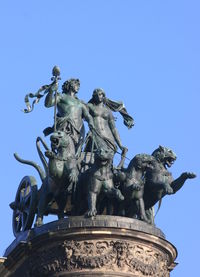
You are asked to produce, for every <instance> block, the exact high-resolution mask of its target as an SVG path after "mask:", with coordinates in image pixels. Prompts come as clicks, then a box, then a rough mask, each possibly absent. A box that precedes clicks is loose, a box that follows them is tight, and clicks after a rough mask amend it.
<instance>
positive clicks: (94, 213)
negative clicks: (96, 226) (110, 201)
mask: <svg viewBox="0 0 200 277" xmlns="http://www.w3.org/2000/svg"><path fill="white" fill-rule="evenodd" d="M86 215H87V217H93V216H95V215H97V210H96V209H93V210H89V211H87V213H86Z"/></svg>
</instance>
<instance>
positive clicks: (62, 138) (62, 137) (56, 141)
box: [50, 131, 70, 151]
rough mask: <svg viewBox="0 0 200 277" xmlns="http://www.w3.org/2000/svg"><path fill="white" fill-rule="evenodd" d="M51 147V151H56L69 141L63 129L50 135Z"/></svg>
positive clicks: (65, 145)
mask: <svg viewBox="0 0 200 277" xmlns="http://www.w3.org/2000/svg"><path fill="white" fill-rule="evenodd" d="M50 140H51V148H52V151H56V150H58V149H59V148H62V147H67V146H68V145H69V143H70V137H69V135H68V134H67V133H66V132H64V131H56V132H54V133H53V134H52V135H51V137H50Z"/></svg>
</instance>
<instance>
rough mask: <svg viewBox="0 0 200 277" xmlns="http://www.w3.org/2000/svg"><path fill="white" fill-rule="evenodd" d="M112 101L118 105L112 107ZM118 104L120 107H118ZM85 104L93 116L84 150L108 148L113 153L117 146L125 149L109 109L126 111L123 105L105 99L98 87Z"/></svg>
mask: <svg viewBox="0 0 200 277" xmlns="http://www.w3.org/2000/svg"><path fill="white" fill-rule="evenodd" d="M113 103H114V104H115V105H116V106H117V105H118V107H117V109H116V107H115V108H114V107H113V106H114V105H113ZM109 104H110V105H109ZM120 105H121V109H120V108H119V107H120ZM87 106H88V110H89V113H90V115H91V116H92V118H93V125H94V130H93V132H92V133H91V132H89V134H88V138H87V141H86V147H85V151H86V152H87V151H88V152H89V151H90V152H91V151H92V149H98V148H100V149H109V150H112V152H113V155H114V153H115V152H116V151H117V146H118V147H119V148H120V149H121V150H122V151H125V150H126V148H125V147H124V146H123V145H122V143H121V140H120V136H119V134H118V131H117V129H116V127H115V122H114V117H113V115H112V112H111V109H112V110H113V111H121V112H123V111H125V112H126V110H125V109H124V106H123V105H122V104H121V103H116V102H113V101H111V100H109V99H107V98H106V97H105V92H104V91H103V89H100V88H98V89H95V90H94V91H93V95H92V98H91V100H90V101H89V102H88V104H87ZM122 110H123V111H122ZM126 114H127V112H126ZM127 116H128V114H127ZM129 117H130V116H129ZM130 118H131V117H130ZM132 125H133V124H132ZM131 127H132V126H131Z"/></svg>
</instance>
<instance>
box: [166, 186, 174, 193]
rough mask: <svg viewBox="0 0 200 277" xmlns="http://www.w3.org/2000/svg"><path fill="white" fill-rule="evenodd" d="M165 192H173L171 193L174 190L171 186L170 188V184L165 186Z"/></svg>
mask: <svg viewBox="0 0 200 277" xmlns="http://www.w3.org/2000/svg"><path fill="white" fill-rule="evenodd" d="M165 192H166V193H167V194H173V193H174V190H173V188H171V187H170V186H167V187H166V188H165Z"/></svg>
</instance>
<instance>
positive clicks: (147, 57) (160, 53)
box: [0, 0, 200, 277]
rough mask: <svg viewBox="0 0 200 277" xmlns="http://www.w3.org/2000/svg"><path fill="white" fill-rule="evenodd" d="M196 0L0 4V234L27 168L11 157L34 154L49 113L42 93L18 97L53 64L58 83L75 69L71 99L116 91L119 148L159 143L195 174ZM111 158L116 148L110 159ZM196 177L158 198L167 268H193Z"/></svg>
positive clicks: (199, 71)
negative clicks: (27, 101) (76, 87)
mask: <svg viewBox="0 0 200 277" xmlns="http://www.w3.org/2000/svg"><path fill="white" fill-rule="evenodd" d="M199 9H200V4H199V1H197V0H196V1H195V0H190V1H184V0H181V1H180V0H177V1H172V0H168V1H164V0H163V1H158V0H157V1H156V0H146V1H145V0H142V1H139V0H138V1H136V0H123V1H122V0H109V1H106V0H101V1H99V0H96V1H92V0H84V1H83V0H73V1H72V0H59V1H52V0H48V1H47V0H43V1H38V0H35V1H24V0H19V1H11V0H7V1H4V2H2V3H1V4H0V26H1V27H0V29H1V44H0V50H1V52H0V53H1V67H0V76H1V109H0V111H1V114H0V115H1V129H2V132H1V160H2V163H1V168H2V170H1V172H2V174H1V191H2V193H1V196H0V197H1V200H0V208H1V221H2V222H3V224H1V241H0V254H1V255H3V252H4V250H5V249H6V247H7V246H8V245H9V244H10V243H11V242H12V240H13V239H14V237H13V234H12V226H11V221H12V211H11V210H10V208H9V206H8V204H9V203H10V202H12V201H13V200H14V198H15V193H16V191H17V187H18V185H19V182H20V180H21V179H22V177H23V176H25V175H34V176H35V177H37V180H38V187H40V185H41V184H40V181H39V178H38V176H37V173H36V171H34V169H32V168H31V167H28V166H22V165H21V164H19V163H17V162H16V161H15V160H14V158H13V153H14V152H18V153H19V154H20V155H21V156H23V157H24V158H30V159H33V160H35V161H37V162H39V158H38V156H37V153H36V148H35V139H36V137H37V136H38V135H42V130H43V129H44V128H45V127H47V126H49V125H51V124H52V122H53V109H46V108H44V105H43V100H41V102H40V103H39V105H37V106H36V107H35V110H34V112H33V113H30V114H23V113H22V112H21V109H23V108H24V102H23V101H24V96H25V94H27V93H28V92H36V91H37V89H38V88H39V87H40V86H41V85H43V84H48V83H49V82H50V78H51V70H52V67H53V66H54V65H59V66H60V68H61V77H62V80H61V83H62V82H64V81H65V80H66V79H68V78H71V77H76V78H79V79H80V81H81V88H80V92H79V98H81V99H83V100H84V101H88V100H89V99H90V97H91V94H92V91H93V90H94V88H97V87H102V88H103V89H104V90H105V92H106V95H107V96H108V97H109V98H111V99H113V100H123V101H124V103H125V106H126V108H127V110H128V111H129V113H130V114H131V115H132V116H133V117H134V119H135V127H134V128H133V129H131V130H128V129H126V127H125V126H123V123H122V119H121V118H120V116H119V115H116V116H117V122H116V124H117V127H118V129H119V132H120V135H121V139H122V142H123V144H124V145H126V146H127V147H128V148H129V152H128V154H127V156H128V157H129V158H132V157H133V156H134V155H135V154H138V153H149V154H151V153H152V151H153V150H154V149H155V148H157V147H158V145H159V144H161V145H164V146H168V147H170V148H172V149H173V150H174V151H175V153H176V154H177V156H178V159H177V161H176V162H175V164H174V166H173V167H172V168H171V172H172V173H173V175H174V177H178V176H179V175H180V174H181V173H182V172H183V171H194V172H195V173H196V174H197V175H198V176H199V175H200V174H199V173H200V172H199V159H198V156H199V154H200V151H199V148H200V146H199V142H200V132H199V113H200V112H199V103H200V97H199V91H200V82H199V75H200V39H199V37H200V36H199V30H200V17H199ZM117 159H119V157H116V160H117ZM198 180H199V178H198V177H197V178H196V179H195V180H190V181H188V182H186V184H185V186H184V187H183V188H182V190H181V191H179V192H178V193H177V194H176V195H174V196H168V197H166V198H165V199H164V200H163V203H162V207H161V209H160V211H159V213H158V215H157V217H156V225H157V227H159V228H161V229H162V231H163V232H164V233H165V234H166V237H167V239H168V240H169V241H170V242H171V243H173V244H174V245H175V246H176V247H177V249H178V253H179V255H178V258H177V262H178V263H179V265H178V266H177V268H176V269H175V270H174V271H173V273H172V274H171V276H174V277H177V276H178V277H180V276H197V272H198V271H199V270H198V263H199V258H198V256H199V251H198V250H199V247H200V241H199V231H200V224H199V192H200V189H199V183H198Z"/></svg>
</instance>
